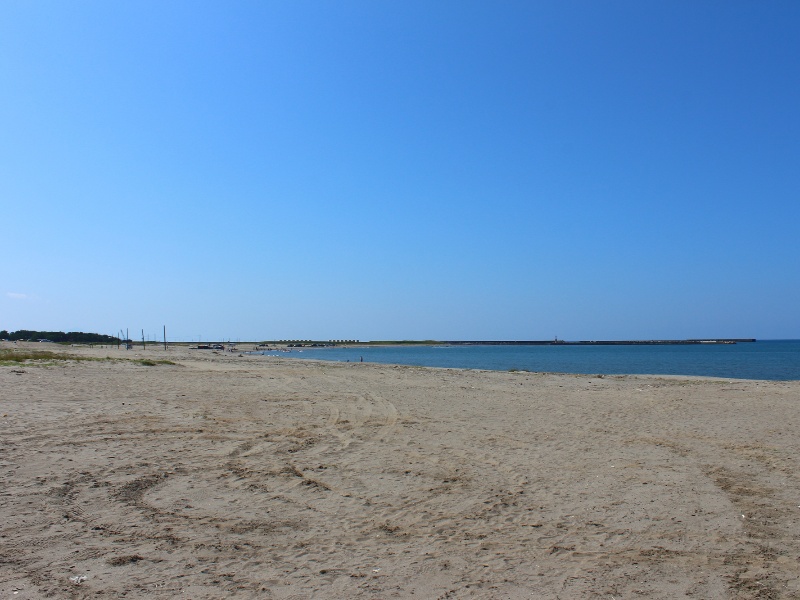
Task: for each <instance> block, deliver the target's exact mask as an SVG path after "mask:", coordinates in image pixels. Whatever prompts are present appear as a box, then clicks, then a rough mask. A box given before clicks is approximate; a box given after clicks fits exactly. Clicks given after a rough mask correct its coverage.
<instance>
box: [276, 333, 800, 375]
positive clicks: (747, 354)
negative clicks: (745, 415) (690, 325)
mask: <svg viewBox="0 0 800 600" xmlns="http://www.w3.org/2000/svg"><path fill="white" fill-rule="evenodd" d="M264 354H274V353H271V352H265V353H264ZM278 354H279V355H280V356H282V357H287V358H303V359H313V360H333V361H341V362H345V361H350V362H359V361H360V360H361V358H362V357H363V358H364V362H371V363H385V364H398V365H416V366H425V367H448V368H456V369H488V370H494V371H508V370H510V369H518V370H528V371H545V372H553V373H586V374H607V375H612V374H613V375H621V374H650V375H701V376H706V377H726V378H733V379H771V380H800V340H763V341H757V342H749V343H739V344H731V345H721V344H698V345H685V346H677V345H676V346H408V347H406V346H386V347H367V348H338V347H337V348H302V349H296V350H293V351H292V352H287V353H283V352H281V353H278Z"/></svg>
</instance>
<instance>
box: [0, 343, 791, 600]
mask: <svg viewBox="0 0 800 600" xmlns="http://www.w3.org/2000/svg"><path fill="white" fill-rule="evenodd" d="M3 346H4V347H6V348H8V347H10V345H9V344H4V345H3ZM45 346H46V345H45V344H37V345H31V347H35V348H36V349H43V348H44V347H45ZM48 346H50V348H49V349H53V348H57V347H56V346H53V345H48ZM65 351H68V352H72V353H75V354H81V355H92V356H96V357H100V358H104V357H106V356H111V357H113V358H116V359H120V358H122V359H132V358H141V357H144V356H147V357H151V358H156V359H162V358H165V357H166V358H169V359H170V360H173V361H175V362H176V363H177V364H176V365H157V366H143V365H141V364H138V363H136V362H133V361H131V360H114V361H110V360H102V361H91V362H89V361H85V362H74V361H69V362H61V361H56V362H54V363H51V364H50V365H38V366H37V365H24V366H22V367H18V366H0V415H1V416H2V417H1V418H0V442H1V443H0V481H1V482H2V487H1V488H0V517H1V518H0V597H2V598H18V599H20V600H21V599H23V598H44V597H55V598H117V597H127V598H226V597H237V598H296V599H299V598H412V597H413V598H605V599H610V598H616V599H621V598H635V597H641V598H679V597H694V598H795V597H800V582H798V574H800V562H799V561H800V537H799V534H800V474H798V470H797V468H796V465H795V462H796V461H797V459H798V456H800V455H799V454H798V448H799V447H800V432H798V424H800V402H798V401H799V400H800V382H762V381H721V380H710V379H688V378H687V379H679V378H669V379H665V378H655V377H634V376H630V377H608V376H607V377H604V378H600V377H592V376H574V375H552V374H534V373H505V372H487V371H461V370H452V369H426V368H413V367H396V366H384V365H371V364H348V363H321V362H305V361H297V360H291V359H280V358H269V357H262V356H243V357H239V356H237V355H235V354H224V353H220V354H214V353H212V352H210V351H197V350H195V351H191V350H188V349H179V348H171V349H170V350H169V351H166V352H165V351H164V350H163V349H159V348H157V347H155V348H152V349H148V350H147V351H142V350H140V349H139V350H134V351H128V352H126V351H124V350H117V349H116V348H115V349H73V348H66V349H65ZM81 576H85V580H80V579H79V580H78V581H79V583H74V582H73V581H71V580H70V578H71V577H81Z"/></svg>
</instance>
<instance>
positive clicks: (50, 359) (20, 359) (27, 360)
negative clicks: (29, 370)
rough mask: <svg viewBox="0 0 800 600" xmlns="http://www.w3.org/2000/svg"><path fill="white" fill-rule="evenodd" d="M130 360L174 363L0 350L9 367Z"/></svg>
mask: <svg viewBox="0 0 800 600" xmlns="http://www.w3.org/2000/svg"><path fill="white" fill-rule="evenodd" d="M120 360H130V361H131V362H134V363H137V364H140V365H143V366H146V367H155V366H157V365H174V364H176V363H174V362H172V361H171V360H149V359H128V358H112V357H111V356H106V357H105V358H99V357H96V356H79V355H76V354H67V353H64V352H51V351H50V350H14V349H3V350H0V366H4V367H9V366H15V365H21V364H39V365H43V364H53V363H54V362H55V361H120Z"/></svg>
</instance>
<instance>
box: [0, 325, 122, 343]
mask: <svg viewBox="0 0 800 600" xmlns="http://www.w3.org/2000/svg"><path fill="white" fill-rule="evenodd" d="M0 340H12V341H23V342H38V341H39V340H47V341H50V342H57V343H59V344H118V343H120V341H122V340H120V339H119V338H117V337H114V336H111V335H103V334H100V333H84V332H82V331H70V332H68V333H64V332H63V331H30V330H28V329H20V330H19V331H12V332H11V333H9V332H8V331H6V330H5V329H4V330H2V331H0Z"/></svg>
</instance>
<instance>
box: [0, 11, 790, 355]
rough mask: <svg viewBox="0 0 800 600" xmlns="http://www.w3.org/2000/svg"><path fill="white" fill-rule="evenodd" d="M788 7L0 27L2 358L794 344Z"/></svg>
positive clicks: (272, 14) (287, 15) (55, 16)
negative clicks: (761, 341)
mask: <svg viewBox="0 0 800 600" xmlns="http://www.w3.org/2000/svg"><path fill="white" fill-rule="evenodd" d="M799 30H800V3H798V2H796V1H795V0H790V1H789V0H787V1H780V0H776V1H771V2H756V1H755V0H747V1H738V0H725V1H722V0H719V1H708V2H703V1H697V0H692V1H680V0H675V1H671V2H641V1H639V0H631V1H609V2H595V1H590V0H584V1H570V0H566V1H563V0H558V1H555V0H553V1H549V2H529V1H526V2H500V3H495V2H473V1H464V0H458V1H439V2H429V1H426V2H421V1H404V2H380V1H378V2H376V1H360V2H352V1H341V2H311V1H301V2H288V1H286V2H261V1H259V2H244V1H239V2H236V1H234V2H198V1H192V2H180V1H171V2H161V1H157V2H156V1H137V2H101V1H76V2H68V3H67V2H55V1H51V2H47V1H41V2H27V1H25V2H23V1H17V0H11V1H7V2H4V3H2V6H0V89H2V90H3V92H2V94H0V142H2V143H0V217H2V238H1V239H2V240H3V246H4V247H5V260H3V261H2V262H0V329H8V330H16V329H23V328H24V329H42V330H64V331H68V330H82V331H97V332H102V333H112V334H114V333H116V332H117V331H119V330H120V329H121V328H126V327H128V328H130V329H131V331H136V332H137V334H138V333H139V332H140V330H141V329H144V330H145V334H146V335H148V336H156V335H160V332H161V328H162V326H163V325H166V326H167V332H168V336H169V337H171V338H173V339H184V340H192V339H197V338H199V337H201V336H202V338H203V339H212V338H216V339H219V338H226V339H227V338H231V339H242V340H244V339H250V340H253V339H288V338H292V339H340V338H348V339H362V340H369V339H428V338H433V339H547V338H552V337H553V336H558V337H559V338H562V339H628V338H641V339H644V338H685V337H758V338H800V316H799V315H798V309H797V307H798V306H800V260H798V256H800V193H799V192H800V168H799V167H800V111H798V107H800V78H798V76H797V68H798V67H797V65H798V64H800V37H798V35H797V32H798V31H799Z"/></svg>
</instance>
